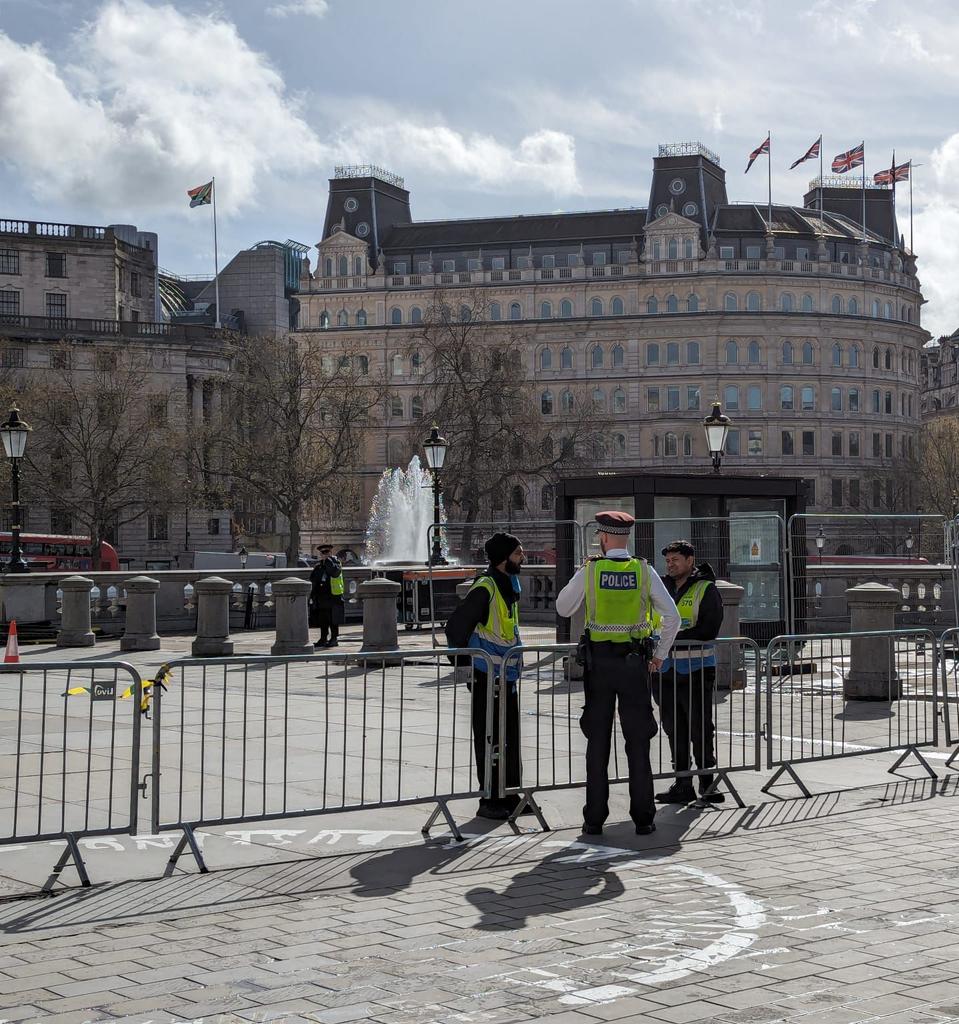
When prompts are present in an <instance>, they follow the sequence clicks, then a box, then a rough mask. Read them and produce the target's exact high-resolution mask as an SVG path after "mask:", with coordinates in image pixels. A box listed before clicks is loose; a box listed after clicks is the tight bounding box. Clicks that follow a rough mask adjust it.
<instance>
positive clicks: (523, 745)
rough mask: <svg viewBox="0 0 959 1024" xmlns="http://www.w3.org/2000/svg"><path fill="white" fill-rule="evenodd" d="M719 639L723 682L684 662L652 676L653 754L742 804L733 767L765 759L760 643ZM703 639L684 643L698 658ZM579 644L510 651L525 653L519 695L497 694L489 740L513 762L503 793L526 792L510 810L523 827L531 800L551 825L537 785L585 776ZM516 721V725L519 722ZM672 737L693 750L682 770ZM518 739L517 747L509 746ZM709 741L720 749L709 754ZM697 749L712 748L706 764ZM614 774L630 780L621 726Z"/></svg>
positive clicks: (654, 760)
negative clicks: (686, 669) (686, 668)
mask: <svg viewBox="0 0 959 1024" xmlns="http://www.w3.org/2000/svg"><path fill="white" fill-rule="evenodd" d="M712 646H714V647H715V649H716V655H717V661H718V662H719V667H718V669H717V670H716V671H718V680H719V684H720V685H719V686H717V685H713V684H712V683H711V682H710V681H709V676H708V675H706V676H704V674H703V670H695V669H694V670H693V671H692V673H691V674H689V675H685V676H684V675H683V674H682V673H681V672H679V671H678V669H677V662H676V660H673V661H672V665H671V667H670V668H669V670H668V672H666V673H664V674H662V675H655V676H653V677H652V679H651V683H650V687H651V696H652V699H653V707H654V712H655V714H656V717H657V720H658V723H659V731H658V733H657V735H656V737H655V738H654V740H653V744H652V749H651V756H650V759H651V764H652V770H653V777H654V778H655V779H672V780H676V779H681V778H685V779H689V781H690V783H692V782H693V781H695V779H696V777H697V776H699V777H702V776H710V777H711V778H712V781H711V783H710V784H709V785H708V787H707V790H706V792H707V793H713V792H717V791H718V789H719V787H720V786H721V785H722V786H724V787H725V788H726V789H728V790H729V792H730V794H731V796H732V797H733V799H734V800H735V801H736V803H737V804H738V805H739V806H740V807H742V806H744V804H743V802H742V800H741V798H740V796H739V793H738V791H737V790H736V788H735V786H734V785H733V783H732V781H731V779H730V775H731V774H732V773H735V772H740V771H747V770H748V771H757V770H758V769H759V768H760V766H761V761H760V754H761V749H760V742H759V719H760V693H761V688H760V679H761V678H762V673H761V671H760V661H761V659H760V648H759V647H758V645H757V644H756V643H755V641H753V640H750V639H749V638H748V637H724V638H720V639H718V640H715V641H713V644H712ZM701 647H702V645H700V644H694V643H685V644H677V645H676V647H675V650H676V651H688V653H689V654H690V655H691V656H694V655H695V654H696V653H697V652H698V651H699V650H701ZM575 651H576V648H575V645H573V644H537V645H535V646H528V647H522V648H520V647H515V648H513V649H512V650H511V651H510V652H509V653H508V654H507V655H506V657H505V659H504V660H505V661H506V663H509V661H510V660H511V659H515V658H518V657H522V659H523V674H522V677H521V680H520V685H519V687H518V689H517V691H516V695H515V697H513V696H512V695H511V696H510V698H509V699H508V700H507V701H503V700H499V699H498V700H497V712H498V730H497V732H496V734H495V735H494V736H493V740H494V742H492V743H491V744H490V746H489V747H488V750H487V758H488V761H489V764H490V766H492V763H493V761H494V760H498V761H499V763H500V764H503V765H505V766H506V769H505V771H500V772H499V773H498V795H499V796H500V797H504V796H508V795H513V794H515V795H518V796H520V798H521V802H520V806H519V807H518V808H517V810H516V811H515V812H514V813H513V815H512V816H511V818H510V823H511V824H513V825H514V827H515V821H516V817H517V815H518V814H519V813H521V811H522V810H523V809H524V808H526V807H529V809H530V810H532V811H533V813H534V814H536V815H537V817H539V819H540V823H541V824H542V825H543V827H546V823H545V821H544V820H543V818H542V812H541V810H540V809H539V808H538V806H537V804H536V802H535V800H534V799H533V797H534V794H535V793H536V792H539V791H547V790H557V789H571V788H576V787H579V786H582V785H584V783H585V781H586V760H585V755H586V738H585V736H584V735H583V732H582V730H581V728H580V724H579V722H580V716H581V714H582V710H583V706H584V690H583V683H582V682H581V680H580V676H581V673H580V672H578V671H576V670H575V668H574V666H575V661H574V656H575ZM707 671H708V670H707ZM686 695H688V696H689V697H690V698H691V700H689V699H686ZM498 696H499V693H498V692H497V697H498ZM697 698H698V699H697ZM704 698H705V699H704ZM511 700H513V701H515V703H516V705H517V707H516V713H515V715H514V713H513V711H512V709H511V708H510V707H509V705H510V701H511ZM684 721H685V725H686V727H687V728H686V730H685V733H686V734H685V736H684V735H682V733H683V732H684V730H683V728H682V726H683V723H684ZM511 722H515V723H516V725H515V726H512V727H511ZM664 723H665V724H664ZM677 733H678V734H679V735H677ZM673 740H676V741H677V742H676V747H677V750H678V751H682V750H684V749H685V750H686V751H687V755H686V756H683V754H682V753H679V761H680V764H681V767H679V768H678V769H677V767H676V763H675V761H674V754H673V750H672V741H673ZM511 743H512V744H514V746H515V750H511V749H510V744H511ZM710 746H712V748H713V749H712V755H713V756H709V753H708V749H709V747H710ZM517 750H518V756H517V753H516V751H517ZM697 755H701V756H703V755H704V756H703V759H704V760H705V761H708V762H711V763H703V764H700V763H698V760H697ZM694 764H695V767H693V765H694ZM511 776H512V779H511ZM487 777H489V773H488V774H487ZM609 781H610V783H618V782H626V781H628V771H627V762H626V752H625V747H624V743H623V738H622V733H621V730H620V728H619V727H618V726H617V725H615V724H614V727H613V744H612V748H611V752H610V765H609Z"/></svg>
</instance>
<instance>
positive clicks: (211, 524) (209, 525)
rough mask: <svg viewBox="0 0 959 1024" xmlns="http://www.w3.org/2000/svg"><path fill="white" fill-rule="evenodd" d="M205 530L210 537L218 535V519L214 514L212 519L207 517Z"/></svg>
mask: <svg viewBox="0 0 959 1024" xmlns="http://www.w3.org/2000/svg"><path fill="white" fill-rule="evenodd" d="M206 532H207V533H208V534H209V535H210V536H211V537H216V536H218V534H219V532H220V520H219V519H217V518H216V516H214V517H213V518H212V519H208V520H207V521H206Z"/></svg>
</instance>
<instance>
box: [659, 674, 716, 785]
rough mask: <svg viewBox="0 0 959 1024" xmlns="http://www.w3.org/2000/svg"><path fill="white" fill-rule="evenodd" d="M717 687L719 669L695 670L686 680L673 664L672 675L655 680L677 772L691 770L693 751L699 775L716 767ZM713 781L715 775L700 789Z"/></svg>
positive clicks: (703, 780)
mask: <svg viewBox="0 0 959 1024" xmlns="http://www.w3.org/2000/svg"><path fill="white" fill-rule="evenodd" d="M715 686H716V669H715V668H713V667H709V668H701V669H694V670H693V671H692V672H691V673H690V674H689V675H685V676H684V675H681V674H680V673H678V672H676V671H675V664H674V666H673V668H672V669H671V670H670V671H669V672H667V673H665V674H661V675H657V676H655V677H654V679H653V697H654V699H655V701H656V703H657V704H658V705H659V718H660V721H661V722H662V723H663V731H664V732H665V733H666V736H667V737H668V738H669V749H670V752H671V753H672V756H673V768H674V769H675V770H676V771H677V772H688V771H689V770H690V768H691V761H690V756H689V754H690V747H692V753H693V756H694V757H695V759H696V767H697V768H698V769H699V770H700V771H702V770H703V769H704V768H715V767H716V744H715V739H716V726H715V723H714V722H713V691H714V689H715ZM690 781H691V780H690ZM712 781H713V777H712V775H702V776H700V779H699V785H700V788H702V789H706V788H707V787H708V786H709V785H710V784H711V783H712Z"/></svg>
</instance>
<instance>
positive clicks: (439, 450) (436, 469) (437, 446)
mask: <svg viewBox="0 0 959 1024" xmlns="http://www.w3.org/2000/svg"><path fill="white" fill-rule="evenodd" d="M449 446H450V443H449V441H447V440H446V438H445V437H440V432H439V428H438V427H437V426H436V425H435V424H434V426H433V428H432V429H431V430H430V436H429V437H428V438H427V439H426V440H425V441H424V442H423V450H424V451H425V452H426V465H427V466H428V467H429V471H430V473H431V474H432V476H433V545H432V548H431V550H430V565H446V564H447V562H446V559H445V558H444V557H443V542H442V537H441V536H440V526H441V523H442V518H441V515H440V493H441V490H440V472H441V470H442V469H443V465H444V463H445V462H446V450H447V448H449Z"/></svg>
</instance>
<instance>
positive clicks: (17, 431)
mask: <svg viewBox="0 0 959 1024" xmlns="http://www.w3.org/2000/svg"><path fill="white" fill-rule="evenodd" d="M32 429H33V428H32V427H31V426H30V424H29V423H27V422H25V421H24V420H22V419H20V410H19V409H18V408H17V407H16V406H15V405H14V406H13V408H11V410H10V415H9V416H8V417H7V420H6V422H5V423H3V424H2V425H0V437H2V438H3V450H4V453H5V454H6V456H7V458H8V459H9V460H10V478H11V483H12V488H13V501H12V503H11V512H12V517H11V518H12V520H13V521H12V522H11V524H10V535H11V536H10V561H9V562H8V563H7V572H29V571H30V568H29V566H28V565H27V563H26V562H25V561H24V560H23V552H22V551H21V549H20V530H21V529H22V523H21V522H20V511H21V510H20V460H21V459H22V458H23V453H24V451H25V450H26V447H27V435H28V434H29V433H30V431H31V430H32Z"/></svg>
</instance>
